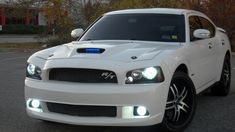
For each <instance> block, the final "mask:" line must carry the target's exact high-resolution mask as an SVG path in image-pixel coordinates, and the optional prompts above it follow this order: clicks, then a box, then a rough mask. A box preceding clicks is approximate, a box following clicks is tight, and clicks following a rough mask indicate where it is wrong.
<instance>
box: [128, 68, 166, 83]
mask: <svg viewBox="0 0 235 132" xmlns="http://www.w3.org/2000/svg"><path fill="white" fill-rule="evenodd" d="M163 81H164V75H163V72H162V69H161V67H159V66H154V67H147V68H141V69H135V70H132V71H129V72H127V74H126V84H144V83H158V82H163Z"/></svg>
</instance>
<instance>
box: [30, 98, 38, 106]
mask: <svg viewBox="0 0 235 132" xmlns="http://www.w3.org/2000/svg"><path fill="white" fill-rule="evenodd" d="M31 105H32V107H33V108H40V101H39V100H37V99H33V100H32V102H31Z"/></svg>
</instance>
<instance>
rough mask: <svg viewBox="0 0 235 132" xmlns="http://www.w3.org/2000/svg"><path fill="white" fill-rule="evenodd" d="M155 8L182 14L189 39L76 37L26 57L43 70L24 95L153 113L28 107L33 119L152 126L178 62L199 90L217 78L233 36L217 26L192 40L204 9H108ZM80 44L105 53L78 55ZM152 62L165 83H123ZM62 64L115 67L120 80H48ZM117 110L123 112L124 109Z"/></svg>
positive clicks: (160, 113) (157, 120) (162, 107)
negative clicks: (105, 114) (81, 113)
mask: <svg viewBox="0 0 235 132" xmlns="http://www.w3.org/2000/svg"><path fill="white" fill-rule="evenodd" d="M153 12H155V13H168V14H177V13H178V14H181V13H184V15H185V18H186V25H185V26H186V37H187V39H186V40H187V41H186V42H185V43H165V42H148V41H130V40H112V41H111V40H109V41H107V40H106V41H103V40H100V41H83V42H72V43H69V44H65V45H61V46H57V47H53V48H50V49H46V50H43V51H39V52H37V53H35V54H34V55H32V56H31V57H30V58H29V59H28V62H29V63H33V64H35V65H37V66H39V67H40V68H41V69H42V80H41V81H40V80H33V79H28V78H27V79H26V80H25V98H26V99H28V98H38V99H41V100H42V101H49V102H56V103H65V104H79V105H102V106H117V107H122V106H136V105H141V106H145V107H146V108H147V109H148V110H149V112H150V117H148V118H144V119H133V120H125V119H122V118H121V117H119V118H118V117H117V118H108V119H107V118H98V117H97V118H96V119H94V118H86V117H83V118H81V117H75V116H66V115H60V114H53V113H48V112H47V111H46V110H45V111H44V112H43V113H37V112H34V111H30V110H29V109H27V112H28V114H29V115H30V116H33V117H35V118H42V119H45V120H50V121H56V122H62V123H69V124H77V125H79V124H80V125H108V126H120V125H121V126H139V125H141V126H142V125H152V124H157V123H160V122H161V121H162V117H163V113H164V111H165V106H166V100H167V94H168V90H169V86H170V82H171V79H172V75H173V74H174V72H175V70H176V68H177V67H178V66H179V65H180V64H185V65H186V66H187V68H188V72H189V76H190V77H191V79H192V81H193V83H194V84H195V87H196V92H197V93H200V92H201V91H203V90H204V89H206V88H207V87H208V86H209V85H211V84H213V83H214V82H216V81H218V78H219V77H220V75H221V69H222V65H221V64H223V59H224V55H225V53H226V51H227V50H230V47H229V41H228V39H227V36H226V35H225V34H223V32H220V31H217V32H216V38H212V39H204V40H200V41H196V42H192V43H191V42H189V25H188V22H187V18H188V15H192V14H193V15H199V16H203V14H202V13H198V12H196V11H191V10H182V9H176V10H175V9H134V10H125V11H117V12H111V13H108V14H126V13H130V14H132V13H153ZM221 40H225V45H224V46H222V44H221ZM209 43H212V46H213V48H212V49H209V48H208V44H209ZM78 48H103V49H105V52H104V53H103V54H78V53H77V49H78ZM230 51H231V50H230ZM52 55H53V56H52ZM133 55H135V56H137V58H138V59H136V60H133V59H131V56H133ZM50 56H51V57H50ZM151 66H160V67H161V68H162V70H163V73H164V77H165V81H164V82H163V83H154V84H133V85H127V84H125V76H126V73H127V72H128V71H130V70H134V69H139V68H147V67H151ZM64 67H67V68H89V69H105V70H111V71H114V72H115V73H116V74H117V79H118V84H82V83H66V82H53V81H48V73H49V70H50V69H52V68H64ZM119 112H121V111H119ZM117 115H119V116H121V113H118V114H117Z"/></svg>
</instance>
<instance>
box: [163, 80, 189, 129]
mask: <svg viewBox="0 0 235 132" xmlns="http://www.w3.org/2000/svg"><path fill="white" fill-rule="evenodd" d="M189 87H190V86H189V85H187V83H186V82H184V81H180V80H178V81H175V82H173V83H172V84H171V86H170V89H169V94H168V99H167V103H166V113H165V114H166V119H167V121H168V122H171V123H172V124H174V125H182V124H184V123H185V122H186V121H187V120H188V119H189V117H190V114H191V112H192V105H193V98H192V96H191V95H192V91H190V90H189Z"/></svg>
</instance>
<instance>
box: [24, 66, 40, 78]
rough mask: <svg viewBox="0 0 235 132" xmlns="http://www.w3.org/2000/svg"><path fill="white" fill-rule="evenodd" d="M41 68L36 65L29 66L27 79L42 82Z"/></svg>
mask: <svg viewBox="0 0 235 132" xmlns="http://www.w3.org/2000/svg"><path fill="white" fill-rule="evenodd" d="M41 72H42V71H41V68H39V67H38V66H35V65H34V64H28V66H27V69H26V77H29V78H33V79H37V80H41V79H42V78H41Z"/></svg>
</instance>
